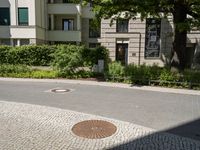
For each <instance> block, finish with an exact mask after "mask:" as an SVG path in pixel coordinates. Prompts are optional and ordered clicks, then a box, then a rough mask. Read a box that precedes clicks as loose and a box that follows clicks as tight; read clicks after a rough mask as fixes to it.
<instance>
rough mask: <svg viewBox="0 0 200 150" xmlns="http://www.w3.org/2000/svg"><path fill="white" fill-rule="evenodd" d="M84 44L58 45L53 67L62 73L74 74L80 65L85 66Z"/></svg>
mask: <svg viewBox="0 0 200 150" xmlns="http://www.w3.org/2000/svg"><path fill="white" fill-rule="evenodd" d="M84 49H85V48H84V47H83V46H76V45H58V46H57V49H56V52H55V53H54V61H53V63H52V65H53V67H54V68H55V69H57V70H58V71H59V72H60V73H64V74H68V75H70V74H74V73H75V72H76V71H77V69H78V68H79V67H82V66H84V65H83V63H84V60H83V57H82V53H83V51H84Z"/></svg>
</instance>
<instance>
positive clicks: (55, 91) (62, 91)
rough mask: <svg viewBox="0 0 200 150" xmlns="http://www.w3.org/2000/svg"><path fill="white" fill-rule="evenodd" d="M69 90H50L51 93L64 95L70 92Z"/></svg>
mask: <svg viewBox="0 0 200 150" xmlns="http://www.w3.org/2000/svg"><path fill="white" fill-rule="evenodd" d="M70 91H71V90H70V89H53V90H51V92H54V93H65V92H70Z"/></svg>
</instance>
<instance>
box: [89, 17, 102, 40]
mask: <svg viewBox="0 0 200 150" xmlns="http://www.w3.org/2000/svg"><path fill="white" fill-rule="evenodd" d="M89 37H90V38H98V37H100V26H99V25H97V24H95V22H94V20H93V19H90V20H89Z"/></svg>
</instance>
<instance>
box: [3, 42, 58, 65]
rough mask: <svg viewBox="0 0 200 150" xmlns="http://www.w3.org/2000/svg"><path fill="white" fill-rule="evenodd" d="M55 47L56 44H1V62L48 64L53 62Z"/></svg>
mask: <svg viewBox="0 0 200 150" xmlns="http://www.w3.org/2000/svg"><path fill="white" fill-rule="evenodd" d="M55 49H56V48H55V46H47V45H40V46H36V45H29V46H20V47H9V46H0V64H23V65H29V66H48V65H50V63H51V62H52V59H53V57H52V54H53V53H54V51H55Z"/></svg>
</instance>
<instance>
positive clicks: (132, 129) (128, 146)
mask: <svg viewBox="0 0 200 150" xmlns="http://www.w3.org/2000/svg"><path fill="white" fill-rule="evenodd" d="M0 110H1V111H0V145H1V146H0V150H5V149H21V150H29V149H36V150H46V149H48V150H55V149H57V150H61V149H62V150H95V149H98V150H102V149H119V150H135V149H142V150H169V149H170V150H199V149H200V142H199V141H195V140H191V139H188V138H183V137H180V136H175V135H172V134H168V133H163V132H157V133H156V131H154V130H152V129H149V128H145V127H142V126H138V125H135V124H131V123H128V122H123V121H119V120H114V119H109V118H105V117H100V116H95V115H89V114H84V113H79V112H75V111H70V110H63V109H58V108H52V107H45V106H38V105H30V104H22V103H10V102H4V101H0ZM91 119H95V120H105V121H109V122H111V123H113V124H114V125H115V126H116V127H117V131H116V132H115V133H114V134H113V135H111V136H110V137H107V138H102V139H87V138H82V137H79V136H76V135H75V134H73V132H72V130H71V129H72V127H73V126H74V125H75V124H76V123H78V122H80V121H84V120H91Z"/></svg>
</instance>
